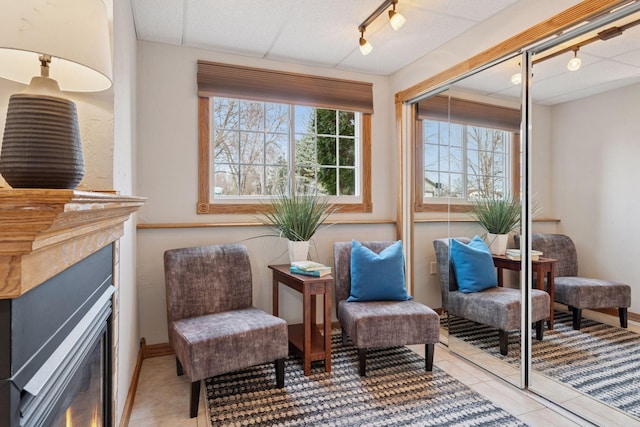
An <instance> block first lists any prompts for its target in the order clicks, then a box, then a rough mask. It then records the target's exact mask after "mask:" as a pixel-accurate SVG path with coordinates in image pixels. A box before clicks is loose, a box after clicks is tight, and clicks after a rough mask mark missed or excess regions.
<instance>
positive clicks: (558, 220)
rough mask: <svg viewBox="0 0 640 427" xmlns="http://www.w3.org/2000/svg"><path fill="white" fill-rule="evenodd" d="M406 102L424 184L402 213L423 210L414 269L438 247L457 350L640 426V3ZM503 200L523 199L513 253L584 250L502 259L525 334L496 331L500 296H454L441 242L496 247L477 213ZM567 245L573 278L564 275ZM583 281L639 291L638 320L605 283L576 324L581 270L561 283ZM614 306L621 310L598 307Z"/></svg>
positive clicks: (594, 413) (595, 414)
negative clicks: (574, 300)
mask: <svg viewBox="0 0 640 427" xmlns="http://www.w3.org/2000/svg"><path fill="white" fill-rule="evenodd" d="M408 104H409V105H410V107H411V112H412V115H411V120H412V124H411V126H409V127H410V128H411V129H412V132H411V135H412V140H411V144H412V145H411V148H410V151H411V155H410V156H409V157H410V158H411V160H410V161H411V166H412V174H414V175H415V180H414V181H412V186H413V190H414V191H413V192H412V194H413V199H412V200H411V201H410V203H409V204H407V205H406V206H405V209H413V212H414V216H413V221H411V223H409V224H408V226H409V227H411V231H412V233H411V235H412V236H413V247H414V264H415V273H416V278H419V277H421V276H424V275H426V274H429V273H427V271H426V267H425V268H422V269H421V268H420V267H419V265H422V264H421V260H424V259H429V258H428V253H429V251H430V250H435V253H436V256H437V260H438V277H439V280H440V284H441V291H442V307H443V309H444V310H445V311H446V312H447V314H445V315H443V322H442V326H443V327H442V330H443V336H445V341H446V342H447V343H448V346H449V349H450V350H451V351H453V352H456V353H458V354H460V355H462V356H463V357H465V358H467V359H468V360H470V361H472V362H473V363H476V364H478V365H479V366H481V367H483V368H485V369H487V370H488V371H490V372H492V373H494V374H496V375H499V376H500V377H502V378H503V379H505V380H507V381H509V382H511V383H513V384H515V385H517V386H519V387H523V388H528V389H529V390H531V391H533V392H535V393H538V394H540V395H541V396H543V397H545V398H548V399H549V400H551V401H553V402H555V403H557V404H559V405H561V406H564V407H565V408H566V409H568V410H570V411H573V412H575V413H577V414H579V415H581V416H583V417H584V418H586V419H588V420H590V421H591V422H594V423H596V424H603V423H607V422H611V421H613V422H616V423H618V424H620V425H631V424H633V423H639V422H640V386H639V384H640V357H638V356H637V355H638V354H640V328H638V327H637V323H636V321H637V320H638V319H637V315H634V314H633V313H638V312H639V311H640V309H637V308H634V305H633V304H634V303H633V301H634V300H635V299H640V297H638V298H635V297H636V295H635V294H636V293H637V292H636V290H637V289H640V283H637V277H638V273H640V269H639V268H638V262H637V260H638V259H640V250H639V249H638V248H639V245H637V244H636V242H635V241H636V240H637V238H638V237H639V236H640V234H639V231H638V226H637V219H636V216H637V215H636V212H638V208H640V205H639V202H638V197H637V184H638V182H640V172H639V171H640V168H639V167H638V166H637V163H638V159H640V142H639V139H638V135H640V119H639V117H640V3H638V2H631V3H628V4H626V7H623V8H618V9H614V10H612V11H607V13H603V14H601V15H600V16H597V17H591V18H590V19H589V20H586V21H585V22H584V23H582V24H581V25H578V26H576V27H574V28H573V29H572V30H569V31H566V32H562V33H559V34H557V35H555V36H554V37H552V38H550V39H549V40H547V41H545V42H543V43H540V44H537V45H536V46H534V47H532V48H530V49H524V50H523V52H522V53H514V54H513V55H511V56H509V57H505V58H502V59H500V60H496V61H494V62H493V63H492V64H487V65H485V66H483V67H481V68H479V69H477V70H473V71H471V72H469V73H467V74H466V75H463V76H459V77H458V78H455V79H452V80H451V81H449V82H448V83H446V84H443V85H442V86H440V87H434V88H433V89H431V91H430V92H426V93H424V94H422V95H420V96H419V97H416V99H413V100H411V101H410V102H408ZM408 182H409V181H408ZM496 197H497V198H502V199H505V198H512V199H513V200H516V201H519V202H520V203H521V204H522V206H523V210H522V219H523V222H522V223H521V224H519V226H516V227H515V229H514V230H513V231H512V232H511V238H510V240H509V241H508V247H509V248H513V249H515V248H517V247H519V246H520V244H524V245H528V246H525V247H532V248H533V249H537V248H538V249H540V248H541V247H540V246H537V245H540V239H541V238H544V235H554V234H555V235H558V234H560V235H563V236H568V237H569V238H570V239H571V242H572V244H573V246H571V247H569V248H565V247H564V246H563V247H562V248H560V249H559V245H560V244H559V243H557V244H556V243H554V244H556V246H555V247H554V246H553V244H552V245H551V246H545V248H546V249H545V250H544V251H543V254H542V255H539V256H540V257H541V258H551V260H552V261H549V262H548V264H547V265H546V267H544V268H543V267H540V262H539V261H540V260H538V261H532V256H531V254H530V253H529V255H527V253H528V251H525V256H524V257H523V258H524V259H523V260H521V261H520V262H519V263H518V264H519V265H518V266H517V267H516V266H514V263H513V262H511V263H510V264H500V265H502V268H501V269H498V272H499V274H500V277H501V278H502V280H501V285H502V287H503V288H506V289H512V290H516V291H517V292H519V296H520V301H521V302H522V304H523V307H524V309H523V310H522V313H521V314H522V316H521V317H519V318H521V319H523V320H522V323H521V324H520V327H516V328H511V329H510V331H509V333H508V334H507V335H506V337H505V336H504V335H502V336H501V333H500V332H498V329H497V327H496V324H495V323H496V322H499V320H496V318H499V313H498V311H499V310H500V308H499V307H500V304H498V303H496V304H494V305H486V304H485V303H483V302H479V300H474V299H470V298H466V299H462V300H460V299H455V297H453V298H452V295H453V293H454V291H455V289H453V287H452V285H451V282H452V279H451V277H450V276H451V274H452V270H450V269H449V268H447V267H448V265H449V262H450V260H451V251H450V250H449V248H448V247H445V248H444V249H443V248H442V247H440V249H439V248H438V245H439V243H436V241H446V242H449V241H450V239H451V238H459V237H462V238H467V239H471V238H473V237H474V236H476V235H479V236H481V237H483V238H484V239H485V241H487V240H488V239H487V237H486V230H485V229H483V228H482V227H481V226H480V225H479V223H478V222H477V221H474V219H475V218H474V217H473V215H472V208H473V205H474V202H475V201H478V200H488V199H492V198H496ZM409 205H410V206H409ZM549 241H551V242H556V240H553V239H552V238H551V237H550V238H549ZM430 245H433V246H430ZM567 253H569V255H570V256H573V257H574V258H573V259H572V261H571V262H570V263H573V264H576V265H577V266H579V268H578V270H577V272H576V271H570V270H567V268H566V261H565V260H564V256H565V255H566V254H567ZM493 258H495V256H494V257H493ZM536 262H537V263H538V264H537V267H536V266H534V264H535V263H536ZM545 262H546V261H545ZM496 264H497V263H496ZM551 264H552V265H553V273H554V274H553V275H549V273H550V271H549V269H548V268H547V267H548V266H549V265H551ZM424 265H425V266H426V263H424ZM507 265H508V266H507ZM518 267H519V268H518ZM431 270H433V268H431ZM518 270H520V271H518ZM535 271H538V272H541V274H542V275H543V277H542V279H541V280H538V279H539V278H538V277H537V274H536V273H535ZM575 274H577V275H579V276H583V277H587V278H589V277H590V278H595V279H599V280H609V281H613V282H620V283H623V284H629V285H631V292H632V299H631V303H630V304H631V306H630V307H629V308H628V310H629V314H628V316H621V312H620V311H619V309H618V308H619V307H616V306H615V304H622V305H628V304H629V303H628V302H624V301H626V300H625V299H624V298H622V301H623V302H622V303H620V302H616V301H618V300H616V299H615V297H612V296H611V295H607V294H606V292H608V291H607V290H604V291H602V292H603V293H600V294H598V293H596V294H595V296H593V298H592V299H593V300H594V301H595V302H591V303H589V302H586V303H585V305H584V307H583V308H582V310H581V311H580V313H579V314H580V317H579V319H578V320H575V319H576V317H577V316H576V315H574V311H573V310H572V308H571V306H570V305H569V304H568V303H567V301H569V300H570V297H567V293H571V291H570V290H569V291H568V290H567V287H566V284H567V283H569V284H571V283H572V281H575V279H571V278H567V277H565V276H569V275H575ZM551 282H553V284H552V283H551ZM563 283H564V284H565V286H564V287H563ZM536 287H539V288H542V290H543V291H544V292H547V293H548V294H553V298H551V296H550V297H549V299H550V300H551V301H552V305H551V307H549V313H548V314H549V316H547V319H546V322H545V325H544V329H543V339H542V340H538V339H536V338H538V337H539V336H537V330H536V328H535V321H534V319H533V318H532V316H535V312H536V309H535V307H534V305H535V303H533V304H532V295H533V298H535V291H533V290H532V289H534V288H536ZM552 289H553V290H554V292H551V290H552ZM584 289H586V288H584ZM581 292H582V290H581ZM585 292H586V290H585ZM568 298H569V299H568ZM585 298H586V299H589V297H585ZM603 300H610V301H613V302H612V303H611V304H614V306H613V307H602V304H601V302H602V301H603ZM589 304H591V305H589ZM487 307H489V308H487ZM636 307H637V305H636ZM551 309H553V310H551ZM491 310H493V311H491ZM483 311H489V313H490V314H486V313H485V317H483V315H482V312H483ZM491 315H493V316H491ZM538 315H539V313H538ZM552 315H553V316H552ZM622 317H624V318H625V320H626V319H627V317H628V320H629V322H628V328H623V327H621V322H624V321H623V320H622V319H621V318H622ZM551 320H553V321H551ZM576 321H577V322H578V325H579V329H578V328H574V324H575V322H576ZM523 328H524V329H523ZM505 340H506V347H505ZM505 350H506V351H505Z"/></svg>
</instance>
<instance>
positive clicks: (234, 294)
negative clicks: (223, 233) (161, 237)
mask: <svg viewBox="0 0 640 427" xmlns="http://www.w3.org/2000/svg"><path fill="white" fill-rule="evenodd" d="M164 271H165V285H166V290H167V322H168V327H169V343H170V344H171V348H173V350H174V352H175V354H176V364H177V370H178V375H182V373H183V371H184V372H186V374H187V376H188V377H189V380H190V381H191V403H190V416H191V417H192V418H193V417H195V416H197V414H198V402H199V398H200V381H201V380H203V379H205V378H208V377H213V376H216V375H222V374H225V373H228V372H232V371H236V370H239V369H244V368H247V367H250V366H253V365H259V364H262V363H267V362H273V361H275V367H276V383H277V386H278V387H279V388H282V387H284V359H285V358H286V357H287V354H288V348H289V345H288V338H287V323H286V321H285V320H283V319H279V318H277V317H275V316H272V315H270V314H268V313H265V312H264V311H262V310H259V309H257V308H255V307H252V278H251V265H250V261H249V254H248V252H247V249H246V248H245V247H244V246H243V245H218V246H203V247H194V248H183V249H172V250H168V251H166V252H165V253H164Z"/></svg>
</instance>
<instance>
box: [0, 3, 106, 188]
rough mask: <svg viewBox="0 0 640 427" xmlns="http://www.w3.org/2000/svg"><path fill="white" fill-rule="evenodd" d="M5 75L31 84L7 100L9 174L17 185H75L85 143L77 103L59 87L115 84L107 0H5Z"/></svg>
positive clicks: (4, 156) (2, 165)
mask: <svg viewBox="0 0 640 427" xmlns="http://www.w3.org/2000/svg"><path fill="white" fill-rule="evenodd" d="M38 68H39V69H38ZM0 77H3V78H6V79H9V80H13V81H17V82H20V83H25V84H27V83H29V85H28V86H27V87H26V88H25V89H24V90H23V91H22V92H19V93H16V94H14V95H12V96H11V98H10V99H9V105H8V109H7V119H6V122H5V128H4V137H3V140H2V152H1V153H0V173H1V174H2V176H3V177H4V179H5V180H6V181H7V183H8V184H9V185H11V186H12V187H13V188H70V189H73V188H75V187H76V186H77V185H78V183H79V182H80V180H81V179H82V177H83V176H84V159H83V155H82V143H81V140H80V131H79V126H78V116H77V112H76V106H75V103H74V102H73V101H71V100H69V99H68V98H67V97H66V96H65V95H64V94H63V93H62V92H61V89H62V90H65V91H78V92H95V91H102V90H106V89H108V88H109V87H111V48H110V39H109V22H108V18H107V9H106V6H105V4H104V3H103V1H102V0H81V1H79V0H3V4H2V13H1V14H0Z"/></svg>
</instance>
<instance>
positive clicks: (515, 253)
mask: <svg viewBox="0 0 640 427" xmlns="http://www.w3.org/2000/svg"><path fill="white" fill-rule="evenodd" d="M506 255H507V258H509V259H512V260H514V261H520V259H521V258H522V253H521V252H520V249H507V254H506ZM541 256H542V252H540V251H536V250H532V251H531V261H538V260H539V259H540V257H541Z"/></svg>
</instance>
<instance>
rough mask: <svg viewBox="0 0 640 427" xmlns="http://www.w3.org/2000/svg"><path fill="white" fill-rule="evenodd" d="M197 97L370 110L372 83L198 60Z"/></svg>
mask: <svg viewBox="0 0 640 427" xmlns="http://www.w3.org/2000/svg"><path fill="white" fill-rule="evenodd" d="M197 81H198V96H200V97H211V96H221V97H230V98H243V99H251V100H259V101H268V102H282V103H291V104H298V105H309V106H314V107H321V108H330V109H339V110H347V111H358V112H361V113H365V114H372V113H373V84H372V83H367V82H359V81H352V80H341V79H333V78H328V77H319V76H312V75H307V74H297V73H290V72H286V71H277V70H266V69H261V68H250V67H243V66H239V65H229V64H221V63H217V62H208V61H198V75H197Z"/></svg>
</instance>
